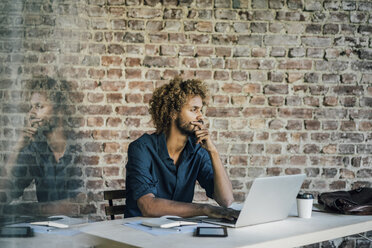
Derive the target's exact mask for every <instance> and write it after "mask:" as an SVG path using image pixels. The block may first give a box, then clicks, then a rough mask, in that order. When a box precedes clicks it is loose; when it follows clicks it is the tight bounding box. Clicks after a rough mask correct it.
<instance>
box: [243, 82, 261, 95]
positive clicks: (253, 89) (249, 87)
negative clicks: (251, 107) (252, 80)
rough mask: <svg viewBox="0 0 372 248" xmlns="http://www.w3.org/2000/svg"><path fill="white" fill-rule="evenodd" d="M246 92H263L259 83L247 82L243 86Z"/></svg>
mask: <svg viewBox="0 0 372 248" xmlns="http://www.w3.org/2000/svg"><path fill="white" fill-rule="evenodd" d="M243 92H244V93H251V94H253V93H260V92H261V86H260V85H259V84H246V85H244V87H243Z"/></svg>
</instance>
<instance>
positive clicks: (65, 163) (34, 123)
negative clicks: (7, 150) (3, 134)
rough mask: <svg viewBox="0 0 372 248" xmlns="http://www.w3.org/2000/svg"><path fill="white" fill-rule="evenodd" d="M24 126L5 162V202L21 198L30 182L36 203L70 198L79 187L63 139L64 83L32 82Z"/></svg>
mask: <svg viewBox="0 0 372 248" xmlns="http://www.w3.org/2000/svg"><path fill="white" fill-rule="evenodd" d="M29 88H30V92H31V99H30V105H31V109H30V111H29V113H28V118H27V125H26V127H25V128H24V130H23V132H22V133H21V135H20V137H19V140H18V142H17V144H16V146H15V147H14V148H13V150H12V155H11V156H10V158H9V159H8V161H7V164H6V166H7V170H8V175H9V177H10V181H9V182H10V184H11V187H9V186H8V189H7V191H8V193H9V194H8V197H9V198H8V199H7V202H9V201H10V200H12V199H14V198H18V197H20V196H22V195H23V191H24V189H25V188H26V187H27V186H29V185H30V183H31V182H32V181H33V180H34V181H35V185H36V196H37V200H38V202H51V201H57V200H63V199H67V198H70V197H74V196H76V195H77V193H78V189H79V188H80V187H82V186H83V185H82V180H81V179H79V178H78V177H74V175H75V176H77V175H79V174H81V172H79V171H78V170H79V168H76V167H74V166H73V156H72V154H73V149H72V147H73V146H70V145H69V144H68V143H69V142H68V139H67V131H66V128H65V126H64V125H65V123H64V118H65V115H66V109H67V108H66V106H67V105H66V100H67V99H66V96H65V94H64V92H63V91H64V90H66V88H68V87H67V84H66V82H61V81H56V80H53V79H49V78H48V79H43V80H34V81H32V82H31V83H30V85H29Z"/></svg>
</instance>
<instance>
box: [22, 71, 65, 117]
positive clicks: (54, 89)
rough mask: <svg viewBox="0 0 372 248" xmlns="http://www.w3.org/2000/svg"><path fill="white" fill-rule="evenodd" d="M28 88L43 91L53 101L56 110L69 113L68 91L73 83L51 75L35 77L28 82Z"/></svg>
mask: <svg viewBox="0 0 372 248" xmlns="http://www.w3.org/2000/svg"><path fill="white" fill-rule="evenodd" d="M25 86H26V89H27V90H29V91H31V94H32V93H33V92H41V93H43V94H45V95H46V97H47V99H48V100H50V101H51V102H52V103H53V110H54V112H60V113H64V114H67V108H66V107H67V104H68V96H67V95H68V92H69V91H70V88H71V85H70V84H69V83H68V82H67V81H65V80H55V79H53V78H49V77H43V78H35V79H32V80H29V81H27V82H26V85H25Z"/></svg>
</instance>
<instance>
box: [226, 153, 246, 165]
mask: <svg viewBox="0 0 372 248" xmlns="http://www.w3.org/2000/svg"><path fill="white" fill-rule="evenodd" d="M229 161H230V165H248V156H238V155H237V156H230V157H229Z"/></svg>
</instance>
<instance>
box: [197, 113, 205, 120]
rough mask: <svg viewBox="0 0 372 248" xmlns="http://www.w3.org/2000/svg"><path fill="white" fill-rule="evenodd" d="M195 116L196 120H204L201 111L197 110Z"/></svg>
mask: <svg viewBox="0 0 372 248" xmlns="http://www.w3.org/2000/svg"><path fill="white" fill-rule="evenodd" d="M196 118H197V120H202V121H203V120H204V116H203V113H202V112H199V113H198V116H197V117H196Z"/></svg>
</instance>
